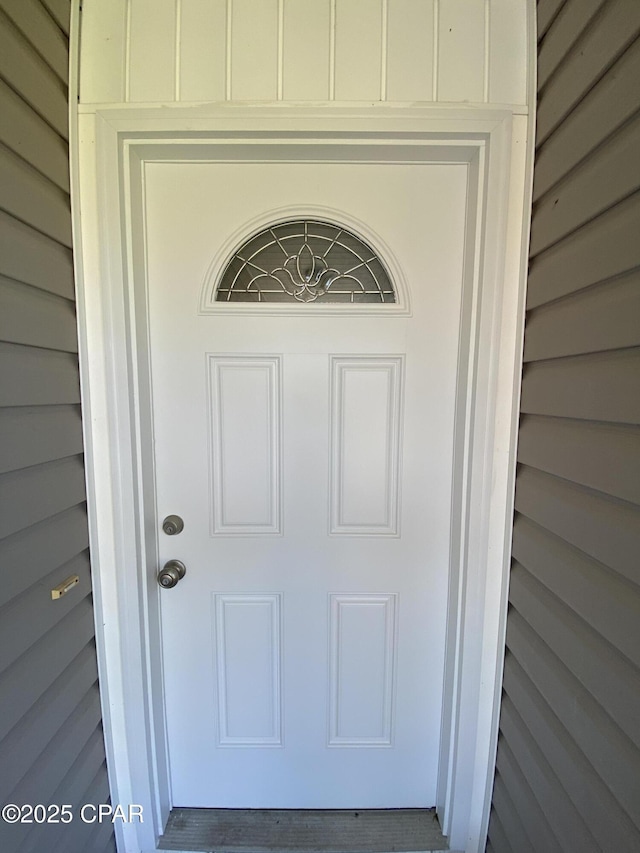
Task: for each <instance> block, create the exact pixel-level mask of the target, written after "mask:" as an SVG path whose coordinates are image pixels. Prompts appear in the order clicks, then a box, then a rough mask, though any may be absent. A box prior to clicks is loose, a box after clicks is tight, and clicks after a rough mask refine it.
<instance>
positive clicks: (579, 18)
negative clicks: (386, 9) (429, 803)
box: [489, 0, 640, 853]
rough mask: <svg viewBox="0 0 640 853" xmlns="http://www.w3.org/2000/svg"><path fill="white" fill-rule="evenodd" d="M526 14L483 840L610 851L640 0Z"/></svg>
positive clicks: (630, 579) (637, 812)
mask: <svg viewBox="0 0 640 853" xmlns="http://www.w3.org/2000/svg"><path fill="white" fill-rule="evenodd" d="M538 14H539V24H540V32H539V37H540V47H539V70H540V74H539V78H538V80H539V111H538V147H537V151H536V160H535V164H534V205H533V211H532V226H531V247H530V266H529V282H528V297H527V309H528V310H527V315H526V322H525V346H524V369H523V378H522V397H521V421H520V434H519V441H518V462H519V465H518V471H517V477H516V499H515V519H514V528H513V546H512V547H513V561H512V568H511V580H510V589H509V605H510V606H509V612H508V616H507V639H506V657H505V667H504V680H503V701H502V708H501V717H500V733H499V739H498V756H497V776H496V785H495V794H494V800H493V807H492V812H491V816H490V821H489V839H490V843H491V845H492V847H493V848H494V849H497V848H499V847H501V848H502V849H509V850H511V853H519V851H520V850H522V849H524V848H525V846H526V842H524V843H523V841H522V831H523V830H524V832H525V834H526V836H527V838H528V842H529V844H530V845H531V846H532V847H533V849H534V850H535V851H536V853H537V851H541V853H542V851H545V853H546V851H547V850H550V849H556V846H558V847H559V848H560V849H562V851H563V852H564V853H573V851H574V850H580V851H582V850H598V851H611V853H614V851H615V853H618V851H623V850H624V851H627V850H628V851H631V850H640V559H639V555H640V239H639V238H638V235H640V157H639V152H640V87H639V86H638V80H639V79H640V38H638V34H639V33H640V4H639V3H637V2H635V0H605V2H604V3H599V2H598V0H588V2H580V0H566V3H564V4H557V3H553V2H551V0H540V2H539V3H538ZM521 827H522V829H521Z"/></svg>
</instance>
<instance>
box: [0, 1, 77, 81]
mask: <svg viewBox="0 0 640 853" xmlns="http://www.w3.org/2000/svg"><path fill="white" fill-rule="evenodd" d="M0 9H2V10H3V11H4V12H5V14H6V15H7V17H8V18H10V19H11V21H12V22H13V23H14V24H15V26H16V28H17V29H18V30H20V32H21V33H22V35H23V36H24V37H25V39H26V40H27V41H28V42H29V43H30V44H31V46H32V47H33V48H34V50H35V51H36V53H38V54H39V55H40V56H41V57H42V59H44V61H45V62H46V63H47V65H48V66H49V68H51V69H53V71H55V73H56V74H57V75H58V77H59V78H60V79H61V80H62V82H63V83H65V84H66V83H67V82H68V79H69V40H68V38H67V36H66V34H65V33H64V32H63V31H62V30H61V29H60V27H59V26H58V25H57V24H56V22H55V21H54V19H53V18H52V17H51V15H50V14H49V12H48V11H47V10H46V8H45V7H44V6H43V5H42V4H41V3H40V2H39V0H0Z"/></svg>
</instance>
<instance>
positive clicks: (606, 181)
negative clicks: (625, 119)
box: [531, 115, 640, 255]
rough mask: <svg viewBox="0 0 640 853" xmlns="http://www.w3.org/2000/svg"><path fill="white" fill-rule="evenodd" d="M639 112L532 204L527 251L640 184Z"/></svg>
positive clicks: (566, 231) (553, 238) (537, 248)
mask: <svg viewBox="0 0 640 853" xmlns="http://www.w3.org/2000/svg"><path fill="white" fill-rule="evenodd" d="M639 151H640V115H637V116H636V117H635V118H634V119H633V120H632V121H630V122H629V123H627V124H625V125H624V127H623V128H622V129H621V130H619V131H618V132H617V133H616V134H615V135H614V136H613V137H612V138H611V139H609V140H608V141H607V144H606V145H604V146H602V147H600V148H598V149H597V150H596V151H595V152H594V153H593V154H592V155H591V156H590V157H588V158H587V159H586V160H584V161H583V162H582V163H581V164H580V165H579V166H578V167H577V168H576V169H574V170H573V171H572V172H571V173H570V174H569V175H568V176H567V177H566V178H565V179H564V180H563V181H561V182H560V183H559V184H556V185H555V186H554V187H553V189H552V190H551V191H550V192H549V193H547V195H546V196H545V197H544V198H543V199H541V200H540V201H539V202H538V203H537V205H536V215H535V219H534V221H533V223H532V227H531V254H532V255H537V254H539V253H540V252H542V251H544V249H547V248H549V246H552V245H553V244H554V243H557V242H559V241H560V240H561V239H562V238H563V237H566V236H567V235H568V234H570V233H571V232H572V231H576V230H577V229H578V228H579V227H580V226H581V225H584V224H585V223H586V222H589V221H590V220H591V219H595V217H596V216H599V215H600V214H601V213H603V212H604V211H605V210H607V209H608V208H610V207H612V206H613V205H614V204H617V203H618V202H619V201H622V199H624V198H626V197H627V196H628V195H631V194H632V193H633V192H635V191H636V190H637V189H638V188H639V187H640V156H638V152H639Z"/></svg>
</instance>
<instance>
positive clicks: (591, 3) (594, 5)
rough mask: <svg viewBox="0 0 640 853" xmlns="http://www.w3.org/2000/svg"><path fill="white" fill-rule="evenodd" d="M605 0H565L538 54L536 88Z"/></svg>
mask: <svg viewBox="0 0 640 853" xmlns="http://www.w3.org/2000/svg"><path fill="white" fill-rule="evenodd" d="M605 2H606V0H567V2H566V3H565V4H564V6H563V7H562V9H561V10H560V11H559V13H558V16H557V18H556V19H555V20H554V22H553V28H552V29H551V31H550V32H549V35H548V37H547V38H546V39H545V40H544V42H543V44H542V46H541V47H540V52H539V54H538V88H542V87H543V86H544V85H545V83H547V82H548V80H549V78H550V77H551V75H552V74H553V73H554V72H555V71H557V69H558V67H559V66H560V65H561V63H562V62H563V61H564V58H565V56H566V54H567V50H569V49H570V48H571V47H572V46H573V45H574V44H575V42H576V41H577V40H578V39H579V38H580V36H581V35H582V33H583V32H584V30H585V29H586V28H587V26H588V25H589V24H590V23H591V20H592V19H593V16H594V15H595V14H596V13H597V12H598V11H599V10H600V9H601V8H602V6H603V5H604V3H605Z"/></svg>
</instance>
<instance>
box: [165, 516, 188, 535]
mask: <svg viewBox="0 0 640 853" xmlns="http://www.w3.org/2000/svg"><path fill="white" fill-rule="evenodd" d="M162 529H163V531H164V532H165V533H166V534H167V536H176V534H178V533H182V531H183V530H184V521H183V520H182V519H181V518H180V516H179V515H168V516H167V517H166V518H165V520H164V521H163V522H162Z"/></svg>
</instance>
